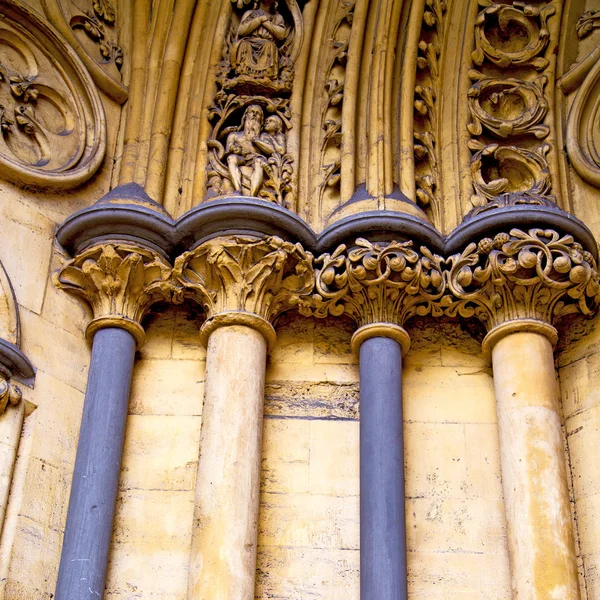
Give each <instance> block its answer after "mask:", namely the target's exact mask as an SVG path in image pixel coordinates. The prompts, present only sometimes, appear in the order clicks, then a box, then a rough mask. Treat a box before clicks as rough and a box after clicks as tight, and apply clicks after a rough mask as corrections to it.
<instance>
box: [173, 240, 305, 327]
mask: <svg viewBox="0 0 600 600" xmlns="http://www.w3.org/2000/svg"><path fill="white" fill-rule="evenodd" d="M312 262H313V257H312V254H311V253H310V252H306V251H305V250H304V249H303V248H302V246H300V244H292V243H290V242H284V241H283V240H282V239H280V238H277V237H268V238H265V239H262V240H257V239H256V238H251V237H243V236H227V237H222V238H215V239H214V240H210V241H208V242H205V243H204V244H202V245H200V246H199V247H198V248H196V249H195V250H192V251H190V252H185V253H184V254H182V255H181V256H179V257H178V258H177V260H176V261H175V266H174V269H173V274H174V278H175V280H176V281H177V282H178V285H179V286H180V294H184V295H188V296H191V297H193V298H195V299H196V300H197V301H198V302H199V303H200V304H202V305H203V306H204V309H205V311H206V314H207V315H208V317H212V316H215V315H217V314H220V313H224V312H229V311H244V312H249V313H254V314H256V315H259V316H261V317H263V318H264V319H265V320H267V321H271V320H273V319H274V318H275V317H276V316H277V315H278V314H279V313H280V312H282V311H284V310H287V309H289V308H292V307H293V306H296V305H298V304H300V299H301V298H302V297H303V296H305V295H307V294H310V292H311V291H312V288H313V268H312Z"/></svg>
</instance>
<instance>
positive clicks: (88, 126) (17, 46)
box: [0, 0, 106, 189]
mask: <svg viewBox="0 0 600 600" xmlns="http://www.w3.org/2000/svg"><path fill="white" fill-rule="evenodd" d="M0 13H2V15H3V16H2V18H1V19H0V175H1V176H3V177H6V178H7V179H10V180H12V181H15V182H17V183H21V184H25V185H31V186H35V187H42V188H59V189H65V188H69V187H74V186H76V185H79V184H81V183H83V182H84V181H86V180H87V179H89V178H90V177H91V176H92V175H93V174H94V172H95V171H96V170H97V169H98V167H99V166H100V163H101V162H102V159H103V157H104V151H105V145H106V140H105V138H106V135H105V121H104V112H103V109H102V105H101V103H100V99H99V97H98V94H97V92H96V89H95V86H94V84H93V83H92V81H91V80H90V78H89V75H88V74H87V72H86V70H85V68H84V67H83V66H82V65H80V64H79V62H78V61H77V60H76V58H75V57H74V55H73V54H72V52H70V50H69V48H68V47H67V46H65V45H64V43H63V42H62V41H61V38H60V37H59V36H57V35H56V34H55V33H54V31H53V30H52V29H51V28H50V27H49V26H48V25H47V24H45V23H44V22H43V21H42V20H40V19H39V18H38V17H37V16H35V13H33V12H32V11H31V10H30V9H28V8H26V7H24V6H23V5H21V4H18V3H15V2H7V1H6V0H0Z"/></svg>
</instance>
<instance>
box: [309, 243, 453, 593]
mask: <svg viewBox="0 0 600 600" xmlns="http://www.w3.org/2000/svg"><path fill="white" fill-rule="evenodd" d="M317 264H318V265H319V267H320V268H319V269H317V270H316V273H315V277H316V293H315V294H314V296H313V298H312V301H311V306H310V307H309V308H311V309H312V312H313V314H314V315H315V316H317V317H325V316H327V315H333V316H339V315H342V314H346V315H348V316H349V317H351V318H352V319H353V320H354V321H355V323H356V325H357V330H356V331H355V333H354V335H353V337H352V347H353V350H354V352H355V353H357V354H359V356H360V597H361V600H405V599H406V598H407V594H408V592H407V578H406V519H405V508H404V498H405V493H404V447H403V422H402V383H401V382H402V354H403V353H406V352H407V351H408V348H409V346H410V338H409V335H408V333H407V332H406V331H405V329H404V328H403V325H404V323H405V322H406V321H407V320H408V319H409V318H410V317H412V316H414V315H427V314H430V313H434V314H437V315H441V314H442V311H441V309H440V307H439V300H440V299H441V298H442V297H443V295H444V290H445V280H444V277H443V275H442V267H443V260H442V258H441V257H439V256H437V255H434V254H432V253H431V252H430V251H429V250H428V249H427V248H426V247H421V249H420V252H417V251H416V250H415V249H414V248H413V244H412V242H390V243H381V244H377V243H372V242H369V241H367V240H365V239H358V240H356V244H355V246H354V247H353V248H351V249H350V250H347V249H346V247H345V246H343V245H342V246H340V247H338V248H337V250H336V251H335V252H333V254H324V255H322V256H320V257H319V259H318V260H317Z"/></svg>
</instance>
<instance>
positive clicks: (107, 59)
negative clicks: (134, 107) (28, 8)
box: [42, 0, 128, 103]
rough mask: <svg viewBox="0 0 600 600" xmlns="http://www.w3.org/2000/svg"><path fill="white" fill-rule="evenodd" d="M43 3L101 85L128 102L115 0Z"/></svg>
mask: <svg viewBox="0 0 600 600" xmlns="http://www.w3.org/2000/svg"><path fill="white" fill-rule="evenodd" d="M42 6H43V8H44V12H45V13H46V16H47V17H48V19H49V21H50V22H51V23H52V24H53V25H54V26H55V27H56V28H57V29H58V30H59V31H60V32H61V33H62V34H63V35H64V36H65V38H66V39H67V41H68V42H69V43H70V44H71V46H73V48H74V49H75V51H76V52H77V54H78V55H79V57H80V58H81V60H82V61H83V63H84V64H85V66H86V67H87V69H88V70H89V71H90V74H91V75H92V77H93V78H94V81H95V82H96V83H97V84H98V86H99V87H100V88H101V89H102V90H103V91H105V92H106V93H107V94H108V95H109V96H110V97H111V98H113V99H114V100H116V101H117V102H120V103H123V102H125V100H126V99H127V95H128V92H127V87H126V86H125V85H124V84H123V81H122V76H121V69H122V67H123V60H124V58H123V49H122V48H121V46H120V45H119V42H118V26H117V10H116V3H114V0H42Z"/></svg>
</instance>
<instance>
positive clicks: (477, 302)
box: [441, 229, 600, 331]
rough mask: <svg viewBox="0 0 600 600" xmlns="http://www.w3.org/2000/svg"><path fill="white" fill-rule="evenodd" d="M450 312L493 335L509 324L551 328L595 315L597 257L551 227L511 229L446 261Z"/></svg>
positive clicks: (599, 297) (599, 289) (599, 283)
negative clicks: (568, 319)
mask: <svg viewBox="0 0 600 600" xmlns="http://www.w3.org/2000/svg"><path fill="white" fill-rule="evenodd" d="M447 264H448V271H447V281H448V290H449V292H450V294H448V295H446V296H445V297H444V298H443V299H442V302H441V306H442V307H443V309H444V312H445V314H447V315H448V316H456V315H460V316H462V317H465V318H470V317H473V316H475V317H476V318H478V319H479V320H480V321H481V322H482V323H483V324H484V325H485V327H486V328H487V330H488V331H491V330H492V329H494V328H495V327H497V326H499V325H501V324H503V323H507V322H509V321H515V320H522V319H534V320H537V321H542V322H544V323H548V324H552V323H554V322H555V321H556V320H557V319H559V318H560V317H563V316H565V315H567V314H572V313H581V314H583V315H585V316H591V315H592V314H594V311H595V310H596V308H597V306H598V302H599V301H600V280H599V278H598V272H597V267H596V262H595V260H594V257H593V256H592V254H591V253H590V252H588V251H586V250H584V249H583V248H582V246H581V245H580V244H579V243H578V242H576V241H575V240H574V239H573V237H572V236H570V235H561V234H559V233H558V232H556V231H554V230H551V229H530V230H529V231H527V232H524V231H521V230H519V229H512V230H511V231H510V232H509V233H506V232H502V233H498V234H496V235H495V236H494V238H487V237H486V238H483V239H481V240H480V241H479V242H478V243H471V244H469V245H468V246H467V247H466V248H465V250H464V251H463V252H461V253H459V254H455V255H453V256H450V257H449V258H448V259H447Z"/></svg>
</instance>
